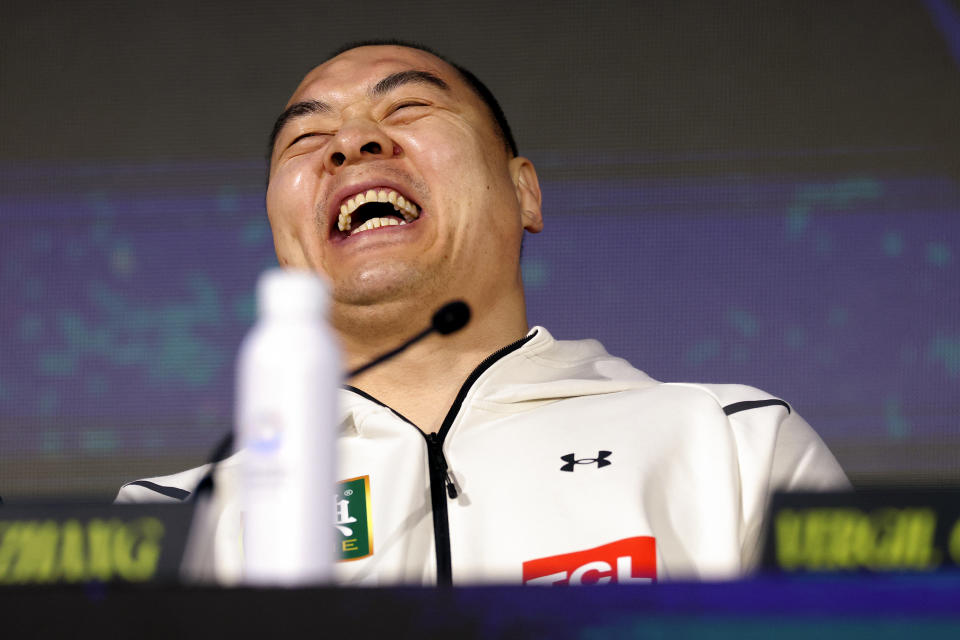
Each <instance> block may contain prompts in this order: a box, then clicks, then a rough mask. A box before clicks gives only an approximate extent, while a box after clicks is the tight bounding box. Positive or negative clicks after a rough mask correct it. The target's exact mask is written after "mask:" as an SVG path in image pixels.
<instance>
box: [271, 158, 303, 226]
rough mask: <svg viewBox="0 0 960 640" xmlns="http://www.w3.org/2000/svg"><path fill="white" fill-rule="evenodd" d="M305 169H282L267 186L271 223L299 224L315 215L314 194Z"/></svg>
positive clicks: (282, 224)
mask: <svg viewBox="0 0 960 640" xmlns="http://www.w3.org/2000/svg"><path fill="white" fill-rule="evenodd" d="M312 192H313V190H312V187H311V180H310V177H309V174H308V172H307V171H305V170H296V169H281V170H279V171H277V173H275V174H274V175H273V177H272V178H271V179H270V184H269V186H268V187H267V216H268V217H269V218H270V224H271V225H281V226H284V225H297V224H298V223H299V222H302V221H304V220H310V219H312V217H313V196H312Z"/></svg>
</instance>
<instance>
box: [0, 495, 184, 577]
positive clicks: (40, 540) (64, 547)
mask: <svg viewBox="0 0 960 640" xmlns="http://www.w3.org/2000/svg"><path fill="white" fill-rule="evenodd" d="M192 513H193V503H186V504H135V505H109V504H96V505H95V504H85V503H65V504H26V505H3V506H0V585H26V584H55V583H85V582H93V581H97V582H128V583H147V582H175V581H177V580H178V574H179V570H180V561H181V559H182V558H183V553H184V549H185V547H186V543H187V536H188V533H189V528H190V519H191V516H192Z"/></svg>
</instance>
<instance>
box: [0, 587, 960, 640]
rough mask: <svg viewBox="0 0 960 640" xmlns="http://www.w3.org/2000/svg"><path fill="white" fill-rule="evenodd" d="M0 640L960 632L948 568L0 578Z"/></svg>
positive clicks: (957, 593)
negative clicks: (367, 577)
mask: <svg viewBox="0 0 960 640" xmlns="http://www.w3.org/2000/svg"><path fill="white" fill-rule="evenodd" d="M0 615H2V619H3V625H4V636H5V637H11V638H13V637H28V636H37V635H42V636H53V635H56V636H60V637H65V636H68V635H75V634H76V633H77V632H78V631H79V630H83V631H84V633H85V635H91V634H92V633H94V632H96V633H97V635H100V634H105V635H106V636H108V637H114V636H122V637H136V638H150V637H173V636H178V637H179V636H187V637H200V636H203V637H225V636H236V637H252V636H255V635H264V637H271V638H272V637H277V636H287V635H293V634H295V633H296V634H297V635H301V634H307V633H309V634H310V635H314V636H321V637H343V638H349V639H350V640H353V639H355V638H383V637H406V636H416V637H418V638H432V637H437V638H440V637H443V638H448V637H456V638H550V639H551V640H557V639H562V638H647V637H650V638H671V639H672V638H678V637H679V638H684V637H702V636H705V635H706V636H710V637H727V636H729V637H736V638H753V637H757V638H761V637H762V638H766V637H770V636H771V634H772V633H773V632H775V635H776V636H777V637H788V638H789V637H801V636H803V637H812V636H816V637H844V638H861V637H862V638H870V639H871V640H876V639H877V638H888V637H889V638H894V637H896V638H904V637H908V636H906V635H905V634H907V633H912V634H916V633H921V634H923V636H922V637H923V638H928V637H953V638H956V637H960V573H952V572H951V573H940V574H929V575H919V574H897V575H872V576H871V575H860V576H838V577H829V576H807V577H773V576H770V577H758V578H754V579H751V580H743V581H738V582H722V583H700V584H693V583H664V584H656V585H649V586H595V587H575V588H549V587H544V588H531V587H467V588H446V589H436V588H413V587H406V588H391V589H374V588H370V589H354V588H350V589H347V588H312V589H246V588H243V589H217V588H207V587H188V586H177V585H168V586H150V587H134V586H129V585H121V584H88V585H82V586H72V587H66V586H51V587H23V588H12V587H7V588H3V589H0Z"/></svg>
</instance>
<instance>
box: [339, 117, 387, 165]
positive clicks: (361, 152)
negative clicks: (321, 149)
mask: <svg viewBox="0 0 960 640" xmlns="http://www.w3.org/2000/svg"><path fill="white" fill-rule="evenodd" d="M394 153H395V152H394V144H393V141H392V140H391V139H390V138H389V137H388V136H387V135H386V134H385V133H384V132H383V130H382V129H381V128H380V127H378V126H377V125H376V124H375V123H373V122H370V121H368V120H355V121H353V122H348V123H344V125H343V126H342V127H341V128H340V130H339V131H338V132H337V134H336V135H335V136H334V138H333V141H332V144H331V145H330V146H329V147H328V149H327V157H326V164H327V171H329V172H330V173H336V172H337V170H339V169H340V168H341V167H343V166H346V165H348V164H352V163H356V162H360V161H362V160H373V159H378V158H389V157H391V156H393V155H394Z"/></svg>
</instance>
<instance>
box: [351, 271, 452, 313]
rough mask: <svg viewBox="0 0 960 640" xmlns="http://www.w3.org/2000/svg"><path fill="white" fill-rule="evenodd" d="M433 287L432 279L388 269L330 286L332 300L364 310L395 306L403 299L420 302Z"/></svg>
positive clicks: (411, 272)
mask: <svg viewBox="0 0 960 640" xmlns="http://www.w3.org/2000/svg"><path fill="white" fill-rule="evenodd" d="M434 284H435V278H431V277H429V276H427V275H426V274H423V273H420V272H418V271H416V270H413V269H404V268H398V265H391V266H390V267H388V268H387V269H372V270H366V271H363V272H360V273H358V274H354V275H352V276H351V277H349V278H347V279H345V280H344V279H341V280H339V281H337V282H336V283H335V284H334V287H333V298H334V300H335V301H336V302H338V303H340V304H347V305H354V306H367V305H375V304H382V303H387V302H397V301H401V300H403V299H405V298H408V299H410V300H411V301H414V300H420V299H422V298H423V295H424V294H425V293H426V292H428V291H430V290H431V289H432V288H433V287H432V286H431V285H434Z"/></svg>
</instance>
